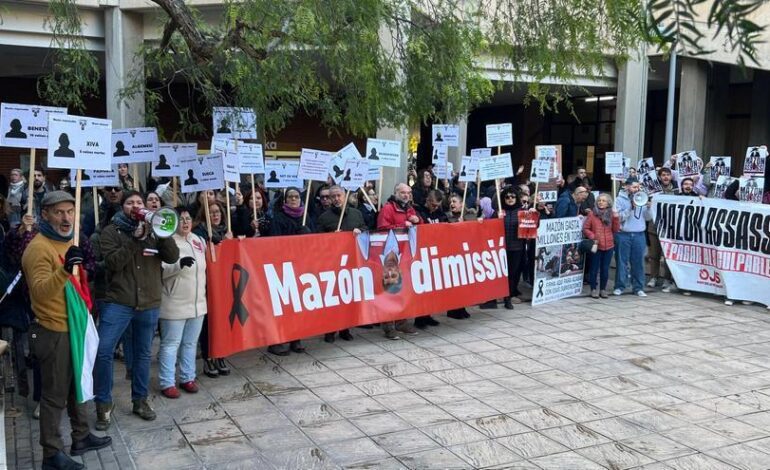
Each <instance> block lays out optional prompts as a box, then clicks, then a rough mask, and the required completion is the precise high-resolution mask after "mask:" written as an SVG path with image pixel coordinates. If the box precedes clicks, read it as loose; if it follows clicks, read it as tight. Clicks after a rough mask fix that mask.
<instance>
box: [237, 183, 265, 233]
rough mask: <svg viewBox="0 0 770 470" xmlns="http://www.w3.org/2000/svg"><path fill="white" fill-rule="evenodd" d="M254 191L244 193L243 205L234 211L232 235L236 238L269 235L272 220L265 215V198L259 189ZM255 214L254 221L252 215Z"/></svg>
mask: <svg viewBox="0 0 770 470" xmlns="http://www.w3.org/2000/svg"><path fill="white" fill-rule="evenodd" d="M255 189H256V191H254V192H252V191H251V190H248V191H246V194H244V196H243V204H242V205H240V206H238V207H237V208H236V210H235V220H233V233H234V235H235V236H238V237H241V236H242V237H246V238H252V237H266V236H269V235H270V224H271V221H272V219H271V218H270V216H269V215H268V214H267V204H266V203H265V201H267V196H266V195H265V193H264V192H263V191H262V189H261V188H259V187H255ZM255 214H256V219H255V218H254V215H255Z"/></svg>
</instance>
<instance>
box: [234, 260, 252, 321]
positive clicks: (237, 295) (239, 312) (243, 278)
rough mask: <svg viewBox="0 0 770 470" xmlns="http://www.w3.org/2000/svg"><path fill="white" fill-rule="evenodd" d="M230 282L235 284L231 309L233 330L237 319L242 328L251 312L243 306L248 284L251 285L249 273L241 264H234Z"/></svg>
mask: <svg viewBox="0 0 770 470" xmlns="http://www.w3.org/2000/svg"><path fill="white" fill-rule="evenodd" d="M230 281H231V282H232V284H233V307H232V308H231V309H230V328H232V327H233V323H235V317H238V321H239V322H240V324H241V326H243V325H244V323H246V320H247V319H248V318H249V311H248V310H247V309H246V306H245V305H244V304H243V294H245V293H246V284H248V283H249V272H248V271H246V270H245V269H243V267H242V266H241V265H240V264H234V265H233V270H232V272H231V274H230Z"/></svg>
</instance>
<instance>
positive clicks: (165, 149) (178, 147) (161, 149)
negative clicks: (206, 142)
mask: <svg viewBox="0 0 770 470" xmlns="http://www.w3.org/2000/svg"><path fill="white" fill-rule="evenodd" d="M197 154H198V144H195V143H182V144H175V143H167V142H164V143H162V144H158V160H157V161H154V162H152V176H157V177H160V178H173V177H174V176H181V175H180V174H179V163H178V162H179V157H191V156H194V155H197Z"/></svg>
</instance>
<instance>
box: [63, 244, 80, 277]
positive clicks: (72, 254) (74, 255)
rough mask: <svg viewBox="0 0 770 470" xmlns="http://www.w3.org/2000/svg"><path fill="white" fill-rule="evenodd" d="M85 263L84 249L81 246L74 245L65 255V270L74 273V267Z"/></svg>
mask: <svg viewBox="0 0 770 470" xmlns="http://www.w3.org/2000/svg"><path fill="white" fill-rule="evenodd" d="M81 264H83V250H81V249H80V247H79V246H75V245H72V246H71V247H69V249H68V250H67V253H66V254H65V255H64V270H65V271H67V272H68V273H70V274H72V268H73V267H74V266H79V265H81Z"/></svg>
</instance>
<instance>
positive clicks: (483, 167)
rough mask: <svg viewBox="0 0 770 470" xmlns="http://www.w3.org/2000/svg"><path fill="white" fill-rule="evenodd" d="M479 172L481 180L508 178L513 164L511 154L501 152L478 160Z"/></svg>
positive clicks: (511, 172)
mask: <svg viewBox="0 0 770 470" xmlns="http://www.w3.org/2000/svg"><path fill="white" fill-rule="evenodd" d="M479 174H480V175H481V181H490V180H494V179H498V178H510V177H512V176H513V164H512V163H511V154H510V153H503V154H500V155H493V156H491V157H486V158H482V159H481V160H479Z"/></svg>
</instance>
